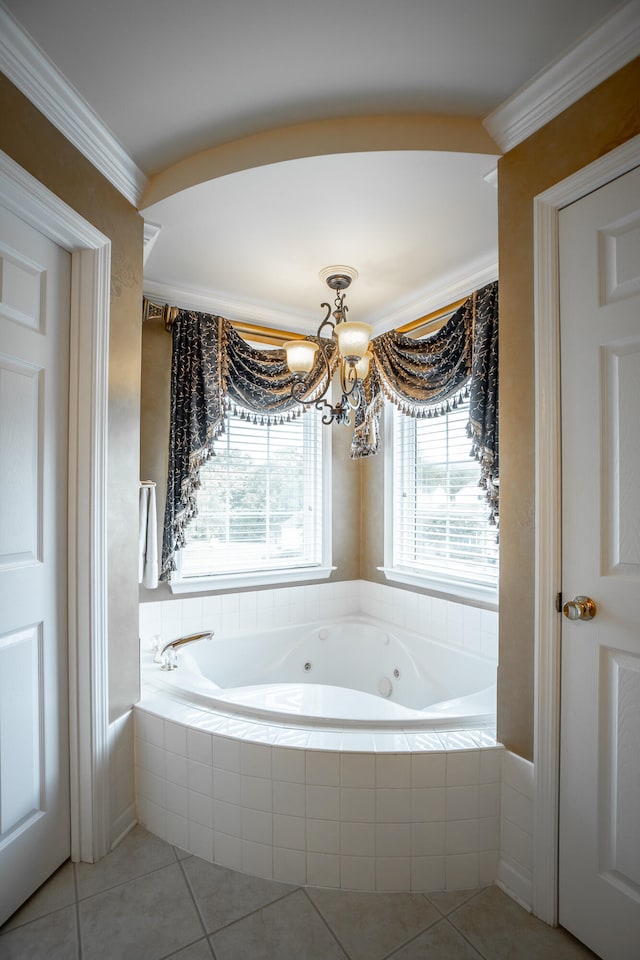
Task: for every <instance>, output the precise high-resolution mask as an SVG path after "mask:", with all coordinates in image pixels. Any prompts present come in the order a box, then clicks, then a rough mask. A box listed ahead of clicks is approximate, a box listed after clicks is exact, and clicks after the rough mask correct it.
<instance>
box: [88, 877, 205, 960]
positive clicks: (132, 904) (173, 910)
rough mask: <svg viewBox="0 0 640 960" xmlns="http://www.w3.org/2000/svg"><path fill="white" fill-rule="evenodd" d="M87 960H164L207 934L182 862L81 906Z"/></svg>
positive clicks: (89, 900)
mask: <svg viewBox="0 0 640 960" xmlns="http://www.w3.org/2000/svg"><path fill="white" fill-rule="evenodd" d="M79 911H80V936H81V938H82V956H83V960H116V958H117V960H159V958H160V957H166V956H167V955H168V954H171V952H175V951H176V950H179V949H180V948H182V947H185V946H187V945H188V944H191V943H194V941H196V940H199V939H201V938H202V937H203V936H204V930H203V928H202V924H201V922H200V918H199V917H198V914H197V912H196V908H195V906H194V903H193V899H192V897H191V893H190V892H189V888H188V887H187V883H186V881H185V879H184V876H183V873H182V869H181V867H180V865H179V864H177V863H175V862H174V863H173V864H172V865H171V866H168V867H163V868H162V869H160V870H156V871H154V872H153V873H150V874H147V875H146V876H144V877H138V878H137V879H136V880H131V881H129V882H128V883H123V884H120V885H119V886H117V887H113V888H111V889H110V890H106V891H104V892H103V893H99V894H97V895H96V896H95V897H90V898H88V899H87V900H82V901H81V902H80V904H79Z"/></svg>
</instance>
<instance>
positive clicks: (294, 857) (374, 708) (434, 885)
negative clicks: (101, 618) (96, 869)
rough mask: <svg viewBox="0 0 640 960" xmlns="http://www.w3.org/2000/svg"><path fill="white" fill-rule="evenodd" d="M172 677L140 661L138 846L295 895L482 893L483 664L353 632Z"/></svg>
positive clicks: (335, 624) (486, 854)
mask: <svg viewBox="0 0 640 960" xmlns="http://www.w3.org/2000/svg"><path fill="white" fill-rule="evenodd" d="M205 626H206V625H205ZM178 664H179V666H178V668H177V669H176V670H173V671H163V670H161V669H160V666H159V665H158V664H156V663H154V662H153V657H152V654H151V652H150V651H143V652H142V654H141V668H142V696H141V700H140V702H139V703H138V704H137V705H136V707H135V708H134V720H135V730H136V739H135V745H136V755H135V759H136V803H137V810H138V819H139V820H140V822H141V823H143V824H144V825H145V826H146V827H147V829H149V830H150V831H151V832H153V833H155V834H157V835H158V836H160V837H162V838H163V839H165V840H167V841H169V842H170V843H173V844H175V845H176V846H178V847H181V848H182V849H185V850H187V851H189V852H191V853H194V854H196V855H197V856H200V857H202V858H203V859H206V860H209V861H212V862H215V863H218V864H220V865H222V866H225V867H230V868H231V869H235V870H240V871H242V872H244V873H247V874H251V875H255V876H261V877H267V878H273V879H276V880H280V881H284V882H289V883H295V884H310V885H316V886H328V887H343V888H346V889H352V890H396V891H425V892H426V891H433V890H445V889H466V888H472V887H476V886H478V885H482V884H488V883H492V882H493V881H494V879H495V874H496V868H497V859H498V848H499V816H500V777H501V764H502V753H503V748H502V746H501V745H500V744H499V743H498V742H497V741H496V737H495V728H494V724H495V670H496V665H495V662H491V660H490V659H489V658H486V657H482V656H480V655H477V654H473V653H470V652H467V651H465V650H464V649H454V648H451V647H447V646H446V645H445V644H441V643H438V642H436V641H434V640H430V639H427V638H424V637H420V636H418V635H417V634H415V633H411V632H410V631H406V630H402V629H400V628H398V627H396V626H392V625H389V624H386V623H383V622H381V621H379V620H375V619H374V618H371V617H368V616H365V615H359V616H357V617H353V616H349V617H343V618H337V619H334V620H326V621H324V620H323V621H316V622H313V623H309V624H306V625H304V626H302V627H286V628H282V629H275V630H270V631H265V633H264V634H262V635H261V636H236V637H234V638H233V640H232V641H225V639H224V638H223V637H220V636H217V635H216V636H214V637H213V638H212V639H211V640H206V641H197V642H195V643H193V644H189V645H188V646H185V647H182V648H180V649H179V650H178Z"/></svg>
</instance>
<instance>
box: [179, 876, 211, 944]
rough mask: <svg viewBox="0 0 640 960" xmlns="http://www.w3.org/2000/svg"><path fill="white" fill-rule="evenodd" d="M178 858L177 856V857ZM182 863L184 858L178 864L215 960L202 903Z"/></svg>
mask: <svg viewBox="0 0 640 960" xmlns="http://www.w3.org/2000/svg"><path fill="white" fill-rule="evenodd" d="M176 859H177V858H176ZM182 864H183V861H182V860H178V866H179V867H180V873H181V874H182V877H183V879H184V882H185V884H186V886H187V890H188V891H189V896H190V897H191V900H192V901H193V905H194V907H195V910H196V913H197V915H198V920H199V921H200V926H201V927H202V932H203V933H204V938H205V940H206V942H207V945H208V947H209V950H210V952H211V954H212V956H213V958H214V960H215V956H216V955H215V952H214V949H213V946H212V944H211V943H210V941H209V933H208V931H207V927H206V924H205V922H204V917H203V916H202V911H201V910H200V904H199V903H198V900H197V897H196V895H195V892H194V890H193V888H192V886H191V884H190V883H189V877H188V876H187V871H186V870H185V869H184V867H183V865H182Z"/></svg>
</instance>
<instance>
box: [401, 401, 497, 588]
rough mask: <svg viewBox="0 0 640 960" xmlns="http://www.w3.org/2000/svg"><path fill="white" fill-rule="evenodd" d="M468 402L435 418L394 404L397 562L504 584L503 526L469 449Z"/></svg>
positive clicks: (433, 573)
mask: <svg viewBox="0 0 640 960" xmlns="http://www.w3.org/2000/svg"><path fill="white" fill-rule="evenodd" d="M468 419H469V403H468V401H465V402H464V403H462V404H460V406H458V408H457V409H456V410H452V411H451V412H450V413H447V414H444V415H442V416H439V417H433V418H432V419H415V418H413V417H408V416H405V415H404V414H401V413H399V412H398V410H397V409H394V424H393V436H394V450H393V566H394V567H395V568H396V569H404V570H407V571H412V572H415V573H418V574H422V575H424V576H425V577H430V578H434V579H437V580H443V581H448V582H449V581H458V582H460V581H462V582H465V583H469V584H479V585H482V586H485V587H494V586H497V582H498V544H497V542H496V541H497V538H496V528H495V527H493V526H491V525H490V524H489V522H488V516H489V508H488V505H487V502H486V499H485V494H484V490H483V489H481V488H480V487H479V486H478V481H479V479H480V465H479V463H478V462H477V461H476V460H475V459H474V458H473V457H471V456H470V451H471V441H470V440H469V438H468V437H467V433H466V425H467V422H468Z"/></svg>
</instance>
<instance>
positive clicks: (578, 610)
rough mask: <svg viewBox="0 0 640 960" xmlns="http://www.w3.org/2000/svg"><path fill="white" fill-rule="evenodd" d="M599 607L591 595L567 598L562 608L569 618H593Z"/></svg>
mask: <svg viewBox="0 0 640 960" xmlns="http://www.w3.org/2000/svg"><path fill="white" fill-rule="evenodd" d="M596 610H597V607H596V605H595V602H594V601H593V600H592V599H591V597H575V599H573V600H567V602H566V603H565V604H564V606H563V608H562V612H563V613H564V615H565V617H566V618H567V620H593V618H594V617H595V615H596Z"/></svg>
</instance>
